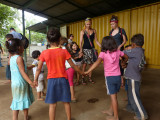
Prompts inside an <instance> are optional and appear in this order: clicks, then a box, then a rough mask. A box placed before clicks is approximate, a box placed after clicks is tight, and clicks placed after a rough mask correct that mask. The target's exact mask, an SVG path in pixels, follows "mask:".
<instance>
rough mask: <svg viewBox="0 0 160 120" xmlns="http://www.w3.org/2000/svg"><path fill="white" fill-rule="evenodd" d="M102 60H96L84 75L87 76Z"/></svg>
mask: <svg viewBox="0 0 160 120" xmlns="http://www.w3.org/2000/svg"><path fill="white" fill-rule="evenodd" d="M102 61H103V60H102V58H98V59H97V61H96V62H95V63H94V64H93V65H92V66H91V67H90V68H89V70H88V71H87V72H85V74H89V73H90V72H91V71H92V70H94V69H95V68H96V67H97V66H98V65H99V64H100V63H101V62H102Z"/></svg>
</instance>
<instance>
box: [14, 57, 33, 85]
mask: <svg viewBox="0 0 160 120" xmlns="http://www.w3.org/2000/svg"><path fill="white" fill-rule="evenodd" d="M17 64H18V68H19V71H20V73H21V75H22V77H23V78H24V80H26V81H27V82H28V83H29V84H30V86H31V87H35V86H34V84H33V82H32V81H31V79H30V78H29V77H28V75H27V74H26V72H25V67H24V61H23V58H22V57H21V56H19V57H18V59H17Z"/></svg>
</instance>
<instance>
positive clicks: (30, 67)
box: [27, 65, 35, 70]
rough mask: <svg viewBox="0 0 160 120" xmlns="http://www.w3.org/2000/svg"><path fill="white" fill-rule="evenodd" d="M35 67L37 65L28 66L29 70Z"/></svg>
mask: <svg viewBox="0 0 160 120" xmlns="http://www.w3.org/2000/svg"><path fill="white" fill-rule="evenodd" d="M33 67H35V65H31V66H27V69H28V70H31V69H32V68H33Z"/></svg>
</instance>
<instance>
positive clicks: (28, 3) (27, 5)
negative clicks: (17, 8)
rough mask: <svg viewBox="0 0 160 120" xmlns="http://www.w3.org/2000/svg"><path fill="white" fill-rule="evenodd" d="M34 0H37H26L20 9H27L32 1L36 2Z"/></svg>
mask: <svg viewBox="0 0 160 120" xmlns="http://www.w3.org/2000/svg"><path fill="white" fill-rule="evenodd" d="M36 1H38V0H29V1H27V2H26V3H25V4H24V5H23V7H22V9H27V8H28V7H29V6H31V5H32V4H33V3H34V2H36Z"/></svg>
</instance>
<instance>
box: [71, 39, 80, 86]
mask: <svg viewBox="0 0 160 120" xmlns="http://www.w3.org/2000/svg"><path fill="white" fill-rule="evenodd" d="M71 49H72V53H73V59H74V60H75V63H76V65H77V66H78V68H79V69H80V68H81V65H82V56H83V54H82V53H80V49H79V47H78V45H77V43H76V42H72V44H71ZM79 78H80V74H79V73H77V81H76V85H79Z"/></svg>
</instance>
